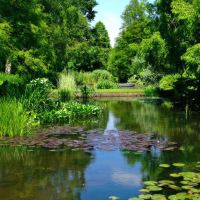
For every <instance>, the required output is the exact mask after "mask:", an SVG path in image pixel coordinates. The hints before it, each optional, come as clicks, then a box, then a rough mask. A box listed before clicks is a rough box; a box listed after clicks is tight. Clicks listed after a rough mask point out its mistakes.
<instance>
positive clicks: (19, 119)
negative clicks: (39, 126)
mask: <svg viewBox="0 0 200 200" xmlns="http://www.w3.org/2000/svg"><path fill="white" fill-rule="evenodd" d="M0 116H1V117H0V136H10V137H14V136H25V135H29V134H31V132H32V130H33V127H34V126H35V122H34V116H33V115H32V114H30V113H27V111H26V110H25V109H24V108H23V105H22V103H21V102H20V101H17V100H10V99H1V100H0Z"/></svg>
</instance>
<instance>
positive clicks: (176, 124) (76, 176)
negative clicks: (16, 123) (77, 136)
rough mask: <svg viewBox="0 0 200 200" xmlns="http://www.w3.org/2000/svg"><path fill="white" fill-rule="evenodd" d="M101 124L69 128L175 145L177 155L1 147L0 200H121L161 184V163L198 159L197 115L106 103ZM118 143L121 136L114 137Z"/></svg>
mask: <svg viewBox="0 0 200 200" xmlns="http://www.w3.org/2000/svg"><path fill="white" fill-rule="evenodd" d="M98 103H99V104H101V105H102V106H103V107H104V112H103V116H102V117H101V119H100V120H98V121H96V120H91V119H90V120H88V121H87V122H83V123H77V122H76V123H73V125H84V126H85V127H87V128H88V129H99V128H100V129H104V130H105V133H107V134H109V131H110V130H114V131H115V133H119V134H120V132H118V131H119V130H129V131H136V132H138V133H145V134H148V135H150V136H151V137H152V138H154V139H157V140H160V139H162V140H170V141H173V142H177V143H178V147H179V148H178V149H177V150H175V151H159V150H152V151H150V152H143V153H136V152H130V151H121V150H120V149H117V148H116V149H115V150H110V151H106V150H102V149H101V150H100V149H94V150H93V151H92V153H85V152H81V151H70V150H65V151H58V152H57V151H48V150H45V149H35V150H31V149H27V148H26V147H23V146H19V147H17V148H13V147H1V148H0V160H1V161H0V199H2V200H19V199H20V200H21V199H23V200H36V199H37V200H107V199H108V197H109V196H111V195H115V196H119V197H120V200H127V199H128V198H129V197H133V196H137V195H139V194H140V192H139V190H140V189H141V188H143V182H144V181H147V180H157V179H158V178H159V179H164V178H165V177H166V173H165V170H163V169H162V168H160V167H159V165H160V164H162V163H174V162H184V163H191V162H194V161H199V159H200V148H199V147H200V146H199V143H200V133H199V130H200V123H199V120H200V116H199V115H198V113H192V114H191V115H190V116H189V117H187V118H186V116H185V113H184V112H181V111H179V110H170V109H167V108H166V107H164V106H162V105H160V104H159V101H149V100H147V99H144V100H139V99H138V100H136V99H134V100H129V101H124V100H109V101H108V100H105V101H99V102H98ZM115 137H116V138H117V139H120V137H119V135H118V134H116V136H115Z"/></svg>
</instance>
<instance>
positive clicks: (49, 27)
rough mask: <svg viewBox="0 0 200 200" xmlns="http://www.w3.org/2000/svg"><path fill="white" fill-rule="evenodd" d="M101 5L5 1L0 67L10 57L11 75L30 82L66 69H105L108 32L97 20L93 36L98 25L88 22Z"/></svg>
mask: <svg viewBox="0 0 200 200" xmlns="http://www.w3.org/2000/svg"><path fill="white" fill-rule="evenodd" d="M96 5H97V3H96V1H95V0H77V1H72V0H63V1H54V0H49V1H46V0H42V1H41V0H33V1H31V2H29V1H28V0H25V1H22V0H19V1H17V2H13V1H12V0H8V1H7V0H2V1H1V6H0V16H1V20H0V43H1V47H0V66H1V68H0V70H2V71H4V69H5V64H6V62H7V61H9V63H10V64H11V71H12V73H19V74H22V75H23V76H28V78H29V80H30V79H32V78H38V77H44V76H45V77H48V76H49V77H50V75H51V74H52V73H55V72H61V71H62V70H63V69H64V68H66V67H69V68H70V67H73V69H74V70H75V69H78V70H80V69H82V70H90V69H96V68H100V67H104V66H105V64H106V62H107V57H108V52H109V50H108V45H109V38H108V35H107V38H106V33H107V31H106V29H105V27H104V25H103V24H102V23H101V24H99V23H98V24H97V26H96V29H95V28H94V29H95V32H96V33H97V34H96V39H95V40H94V37H95V35H94V29H93V28H91V27H90V24H89V22H90V21H91V20H93V19H94V17H95V13H96V12H95V11H94V7H95V6H96ZM16 10H17V11H18V12H16ZM105 39H106V40H105ZM86 41H87V42H86ZM104 42H105V44H104ZM106 42H107V44H106ZM105 45H106V46H105ZM76 52H78V53H77V54H76ZM79 55H80V56H79ZM85 58H87V59H88V61H87V59H85ZM70 63H71V64H72V65H71V64H70Z"/></svg>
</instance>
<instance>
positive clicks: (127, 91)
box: [96, 89, 144, 93]
mask: <svg viewBox="0 0 200 200" xmlns="http://www.w3.org/2000/svg"><path fill="white" fill-rule="evenodd" d="M96 92H97V93H144V89H97V90H96Z"/></svg>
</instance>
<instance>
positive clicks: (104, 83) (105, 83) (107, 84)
mask: <svg viewBox="0 0 200 200" xmlns="http://www.w3.org/2000/svg"><path fill="white" fill-rule="evenodd" d="M96 88H97V89H116V88H118V85H117V84H116V83H114V82H112V81H110V80H100V81H99V82H98V83H97V86H96Z"/></svg>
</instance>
